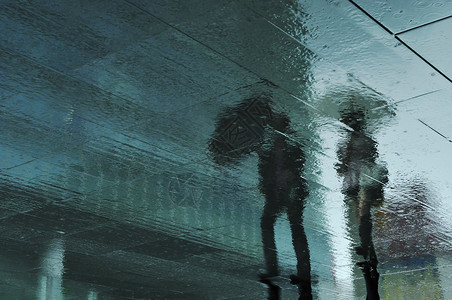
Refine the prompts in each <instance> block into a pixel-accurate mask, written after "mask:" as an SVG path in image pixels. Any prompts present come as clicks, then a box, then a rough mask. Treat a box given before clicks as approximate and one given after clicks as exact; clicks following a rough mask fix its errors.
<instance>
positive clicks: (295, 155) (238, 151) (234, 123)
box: [209, 97, 312, 299]
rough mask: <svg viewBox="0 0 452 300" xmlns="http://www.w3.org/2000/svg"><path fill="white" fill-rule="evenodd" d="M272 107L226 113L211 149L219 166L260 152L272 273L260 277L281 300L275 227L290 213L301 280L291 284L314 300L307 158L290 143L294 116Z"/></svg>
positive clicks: (254, 102) (244, 106)
mask: <svg viewBox="0 0 452 300" xmlns="http://www.w3.org/2000/svg"><path fill="white" fill-rule="evenodd" d="M271 105H272V102H271V101H270V100H268V99H267V98H265V97H258V98H252V99H247V100H245V101H243V102H242V103H240V104H239V105H238V106H236V107H234V108H231V109H228V110H226V112H225V114H222V115H221V116H220V118H219V119H218V122H217V127H216V131H215V133H214V136H213V139H212V140H211V142H210V144H209V149H210V152H211V153H212V155H213V159H214V161H215V162H217V163H219V164H222V165H229V164H233V163H235V162H238V161H239V160H240V158H242V157H244V156H245V155H246V154H248V153H251V152H252V151H255V152H257V154H258V157H259V163H258V167H259V175H260V184H259V187H260V190H261V192H262V193H263V195H264V196H265V206H264V209H263V213H262V217H261V229H262V242H263V251H264V258H265V263H266V271H265V272H264V273H261V274H259V277H260V281H261V282H263V283H265V284H267V285H268V287H269V293H270V299H277V297H278V296H277V295H279V292H277V291H278V289H277V287H275V285H274V284H273V283H272V281H271V280H272V277H275V276H278V275H279V270H278V261H277V249H276V245H275V231H274V225H275V221H276V219H277V218H278V217H279V216H280V215H281V214H282V213H286V214H287V216H288V219H289V222H290V228H291V232H292V242H293V247H294V250H295V254H296V258H297V274H296V275H292V276H291V282H292V283H293V284H296V285H298V287H299V293H300V299H312V291H311V265H310V258H309V248H308V243H307V238H306V234H305V230H304V227H303V208H304V200H305V198H306V197H307V195H308V185H307V183H306V181H305V179H304V178H303V177H302V173H303V167H304V163H305V155H304V152H303V150H302V148H301V145H300V144H299V143H296V142H294V141H293V140H291V139H290V138H289V137H288V135H290V134H291V133H292V129H291V128H290V120H289V118H288V116H287V115H286V114H284V113H279V112H274V111H273V109H272V108H271ZM275 297H276V298H275Z"/></svg>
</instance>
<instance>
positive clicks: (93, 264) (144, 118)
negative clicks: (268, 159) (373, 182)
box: [0, 0, 452, 299]
mask: <svg viewBox="0 0 452 300" xmlns="http://www.w3.org/2000/svg"><path fill="white" fill-rule="evenodd" d="M408 2H409V4H408ZM408 2H407V1H391V3H389V2H382V1H354V2H353V1H326V0H325V1H300V3H297V2H293V1H279V2H278V3H276V2H275V1H262V0H259V1H257V0H256V1H255V0H247V1H227V2H222V1H205V0H202V1H200V0H189V1H163V0H162V1H141V0H125V1H122V0H113V1H78V2H68V1H64V2H58V1H55V2H53V3H51V2H45V1H44V2H42V1H40V2H36V1H20V2H18V1H11V0H4V1H1V2H0V6H1V10H0V28H1V35H0V38H1V43H0V116H1V118H0V123H1V127H0V128H1V129H2V130H1V131H0V141H1V143H0V153H2V160H0V168H1V169H0V194H1V195H2V201H1V202H0V208H1V210H0V228H1V230H0V240H1V244H2V245H6V246H4V247H2V249H0V253H1V255H0V272H1V273H2V276H1V277H2V278H11V280H9V281H8V282H1V284H0V295H2V296H3V295H5V296H4V297H6V298H8V297H10V298H11V297H12V295H14V297H16V296H17V295H19V293H23V297H22V298H33V297H34V295H36V293H38V294H39V293H40V295H43V294H42V293H44V295H45V291H44V292H43V291H42V290H41V288H40V286H41V287H42V286H45V285H39V284H38V283H37V282H38V279H37V278H41V277H39V276H44V277H45V276H48V277H49V278H50V277H55V278H57V279H58V276H60V277H61V276H63V278H64V279H65V281H64V282H63V283H61V282H60V283H55V285H56V286H57V285H58V284H59V285H60V286H61V285H63V286H64V291H65V293H67V298H70V297H75V298H74V299H76V298H77V296H79V295H81V294H86V295H91V296H88V297H94V296H93V295H99V297H102V296H103V297H105V298H106V299H110V298H113V299H117V298H121V297H122V298H127V297H129V298H128V299H137V298H153V297H155V298H159V297H160V298H178V297H179V298H187V297H188V298H190V297H192V298H197V299H200V298H201V299H202V298H209V299H211V298H223V299H228V298H240V297H242V298H249V299H251V298H252V299H254V298H262V297H263V295H264V293H265V289H264V287H262V286H260V285H259V284H258V283H257V282H256V273H257V271H258V270H259V269H260V268H262V267H263V257H262V242H261V233H260V227H259V222H260V216H261V212H262V206H263V203H264V202H263V201H264V200H263V197H262V195H261V194H260V193H259V190H258V188H257V186H258V176H257V157H256V155H251V156H250V157H249V159H247V160H244V161H243V162H242V163H241V164H240V165H238V166H235V167H233V168H224V167H219V166H216V165H215V164H214V163H213V162H212V160H211V159H210V156H209V153H208V150H207V145H208V143H209V139H210V137H211V134H212V133H213V132H214V130H215V119H216V116H217V115H218V114H219V113H220V112H222V111H224V109H225V108H226V107H230V106H232V105H236V104H238V103H240V102H241V101H242V100H243V99H246V98H248V97H251V96H255V95H262V94H264V95H267V96H268V95H270V96H271V97H272V98H273V101H274V102H275V106H276V108H277V110H282V111H285V112H286V113H287V114H288V115H289V117H290V118H291V120H292V124H293V127H294V128H295V129H296V134H294V136H293V137H292V138H293V139H294V140H295V141H296V142H297V143H300V144H303V145H304V146H305V148H306V149H307V159H308V162H307V170H308V172H307V174H306V177H307V180H308V182H309V185H310V188H311V190H312V192H311V197H310V198H309V201H308V204H307V207H306V211H305V220H304V221H305V227H306V231H307V235H308V240H309V242H310V249H311V253H312V254H311V264H312V269H313V274H314V275H315V277H316V281H318V283H317V285H316V287H315V289H316V291H317V293H318V295H319V297H320V298H322V299H323V298H325V299H331V298H334V297H336V298H340V297H344V299H351V298H353V297H354V296H355V297H358V298H363V295H364V293H365V287H364V283H363V280H362V277H361V274H360V273H359V270H356V268H355V266H354V263H355V262H356V260H357V259H358V258H357V257H356V255H355V254H354V252H353V247H354V246H356V243H357V240H356V236H357V234H358V233H357V229H356V225H357V224H356V221H350V220H349V219H347V217H346V216H347V212H346V207H345V206H344V204H343V196H342V195H341V193H340V190H341V184H342V183H341V179H340V178H338V177H337V174H336V171H335V170H334V166H335V164H336V163H337V159H336V148H337V145H338V144H339V143H340V141H341V139H343V138H344V136H345V134H346V126H345V125H344V124H341V123H340V122H339V117H338V115H339V114H338V111H339V110H341V109H343V106H342V105H346V103H347V101H348V99H350V98H353V99H355V101H357V102H358V104H359V105H362V106H363V107H365V108H366V109H367V110H368V111H369V114H368V118H369V119H370V120H369V121H370V122H369V124H370V125H371V126H369V129H368V131H369V132H367V133H368V134H369V135H370V136H372V137H373V138H374V139H375V140H376V141H377V142H378V143H379V148H378V149H379V154H380V157H379V158H380V161H381V162H382V163H384V164H385V165H386V166H387V169H388V171H389V177H390V178H389V182H388V183H387V184H386V186H385V193H386V200H385V202H384V204H383V205H382V206H381V207H379V208H378V209H376V211H375V216H376V218H377V220H375V224H376V225H375V227H376V229H375V243H376V244H378V246H377V249H378V251H380V252H381V253H382V255H381V257H382V260H381V266H382V267H381V274H382V278H385V280H382V282H383V283H382V286H381V289H380V292H381V294H384V295H388V297H391V295H392V294H391V291H393V290H395V289H397V290H398V291H400V289H402V287H403V284H402V282H403V283H404V284H405V286H406V287H407V291H406V293H410V295H412V296H413V298H419V297H420V296H419V295H421V296H422V295H424V296H425V294H422V293H425V292H426V291H425V289H424V288H423V287H424V286H427V285H428V286H430V287H432V288H431V289H430V290H429V292H431V293H433V296H432V295H428V296H426V297H427V298H429V299H441V298H443V299H447V298H448V296H449V298H451V297H452V296H451V295H452V290H451V287H450V286H451V285H450V284H449V283H450V277H447V276H449V275H448V274H450V271H451V257H450V253H447V251H448V249H450V246H451V244H452V231H451V228H452V227H451V226H452V223H451V221H450V220H451V219H452V216H451V211H452V204H451V203H452V201H451V199H450V195H451V192H452V185H451V183H450V179H449V178H450V170H451V169H452V160H451V159H450V153H451V140H452V124H451V121H450V117H449V116H450V115H451V114H452V105H451V104H450V99H451V98H452V87H451V84H450V78H451V76H452V61H451V59H450V55H448V54H449V53H451V52H452V37H451V32H450V30H446V29H448V28H450V27H451V25H452V24H451V20H452V19H451V18H450V17H451V15H452V4H451V2H450V1H437V2H434V3H431V1H408ZM411 2H412V3H411ZM344 103H345V104H344ZM370 175H372V174H370ZM412 211H414V212H412ZM389 226H392V227H390V228H389ZM288 227H289V226H288V224H287V221H286V220H285V217H283V218H282V220H281V221H280V222H279V223H277V228H276V233H277V236H278V238H277V248H278V250H279V254H280V263H281V265H282V269H283V276H286V277H287V275H288V274H290V272H293V269H294V264H295V263H294V260H295V259H294V255H293V249H292V248H291V237H290V232H289V229H288ZM419 241H422V243H419ZM410 247H411V248H410ZM49 249H50V250H49ZM52 249H53V250H52ZM445 250H446V251H445ZM410 251H411V253H412V258H413V259H412V260H410V259H408V258H407V257H406V256H407V253H410ZM63 257H64V260H63ZM53 260H54V261H55V263H54V265H55V268H54V269H52V272H50V271H49V268H50V267H48V265H49V264H50V265H52V264H51V263H49V261H50V262H52V261H53ZM43 261H44V262H45V263H43ZM63 262H64V274H63V275H62V274H61V272H62V267H61V266H60V267H58V266H59V265H61V264H63ZM46 266H47V267H46ZM58 268H59V269H58ZM50 269H51V268H50ZM46 272H47V273H46ZM43 274H44V275H43ZM49 274H50V275H49ZM401 274H405V275H403V276H407V277H406V278H405V277H404V278H402V279H401V276H402V275H401ZM60 279H61V278H60ZM39 280H41V279H39ZM47 280H50V279H47ZM57 281H58V280H57ZM39 282H41V281H39ZM395 282H400V284H399V285H398V286H394V284H395ZM41 283H42V282H41ZM281 285H282V287H283V295H285V296H287V298H290V297H294V298H295V297H296V290H294V289H293V287H291V286H290V285H289V284H288V283H286V282H284V281H283V280H282V282H281ZM49 286H50V284H49ZM24 287H27V289H24ZM408 290H409V291H408ZM47 292H48V291H47ZM58 292H60V293H61V292H62V291H58V290H55V291H54V293H58ZM75 295H77V296H75ZM438 295H439V296H438ZM108 297H110V298H108ZM435 297H436V298H435ZM70 299H72V298H70ZM89 299H94V298H89ZM284 299H285V298H284Z"/></svg>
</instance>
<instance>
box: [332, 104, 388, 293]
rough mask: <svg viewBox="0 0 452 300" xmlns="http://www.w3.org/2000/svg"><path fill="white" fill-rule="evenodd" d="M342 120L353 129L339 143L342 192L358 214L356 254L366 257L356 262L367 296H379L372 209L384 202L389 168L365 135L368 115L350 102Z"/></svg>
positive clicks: (338, 170)
mask: <svg viewBox="0 0 452 300" xmlns="http://www.w3.org/2000/svg"><path fill="white" fill-rule="evenodd" d="M341 121H342V122H343V123H344V124H346V125H347V126H349V127H350V128H351V129H352V130H351V131H350V132H349V133H348V134H347V136H346V138H345V139H344V140H343V141H342V143H340V144H339V147H338V151H337V156H338V160H339V163H338V164H337V165H336V167H337V172H338V173H339V175H340V176H342V177H343V186H342V193H343V194H344V196H345V201H346V203H347V206H348V214H349V215H348V218H349V219H351V218H353V215H355V216H356V221H357V223H358V227H359V239H360V245H359V246H358V247H356V248H355V250H356V253H357V254H358V255H360V256H362V258H363V259H364V260H363V261H360V262H358V263H357V266H358V267H359V268H361V270H362V272H363V276H364V279H365V282H366V289H367V299H379V294H378V280H379V277H380V275H379V273H378V270H377V265H378V259H377V255H376V252H375V247H374V244H373V240H372V217H371V209H372V207H374V206H378V205H380V204H381V202H382V200H383V186H384V184H385V183H386V182H387V170H386V168H384V167H383V166H382V165H380V164H378V163H377V158H378V152H377V143H376V142H375V141H374V140H373V139H372V138H370V137H369V136H367V135H366V134H365V131H366V114H365V112H364V110H363V109H362V108H360V107H359V106H356V105H353V104H351V105H350V107H348V108H347V109H344V110H342V111H341Z"/></svg>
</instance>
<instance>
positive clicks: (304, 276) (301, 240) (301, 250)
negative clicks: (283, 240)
mask: <svg viewBox="0 0 452 300" xmlns="http://www.w3.org/2000/svg"><path fill="white" fill-rule="evenodd" d="M287 216H288V218H289V222H290V229H291V231H292V243H293V246H294V250H295V255H296V257H297V276H296V277H295V276H293V277H292V282H293V283H294V284H297V285H298V287H299V292H300V299H312V288H311V261H310V255H309V247H308V240H307V237H306V233H305V230H304V226H303V200H296V201H293V203H292V204H291V205H290V206H289V207H288V208H287Z"/></svg>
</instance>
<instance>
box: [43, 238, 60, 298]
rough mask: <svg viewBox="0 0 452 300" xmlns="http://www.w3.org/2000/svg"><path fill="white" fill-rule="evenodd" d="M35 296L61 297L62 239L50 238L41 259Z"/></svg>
mask: <svg viewBox="0 0 452 300" xmlns="http://www.w3.org/2000/svg"><path fill="white" fill-rule="evenodd" d="M41 270H42V271H41V273H40V275H39V283H38V284H39V286H38V289H37V298H38V299H39V300H50V299H63V272H64V240H63V237H59V238H55V239H52V240H51V241H50V242H49V244H48V247H47V250H46V252H45V253H44V256H43V258H42V261H41Z"/></svg>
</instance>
